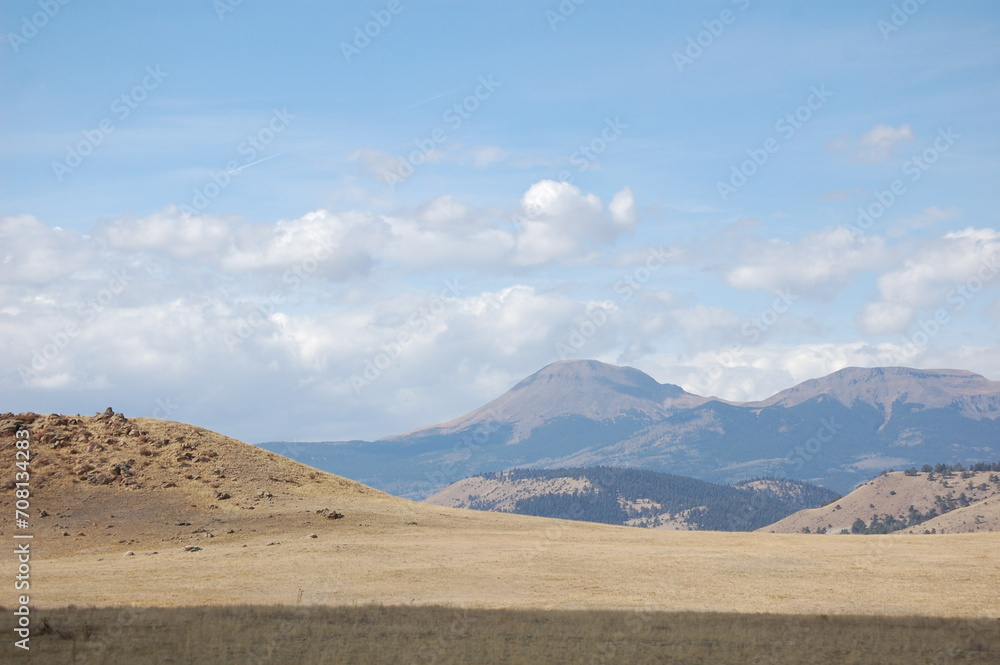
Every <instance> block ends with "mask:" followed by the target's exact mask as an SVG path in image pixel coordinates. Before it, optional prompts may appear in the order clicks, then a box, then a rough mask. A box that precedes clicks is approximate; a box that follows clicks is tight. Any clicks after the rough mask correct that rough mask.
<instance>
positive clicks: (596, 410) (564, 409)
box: [410, 360, 706, 442]
mask: <svg viewBox="0 0 1000 665" xmlns="http://www.w3.org/2000/svg"><path fill="white" fill-rule="evenodd" d="M704 401H706V398H703V397H698V396H697V395H692V394H690V393H688V392H685V391H684V390H683V389H682V388H681V387H679V386H675V385H672V384H663V383H659V382H658V381H657V380H656V379H654V378H653V377H651V376H649V375H648V374H646V373H644V372H641V371H639V370H637V369H635V368H634V367H620V366H618V365H610V364H608V363H603V362H600V361H598V360H560V361H557V362H554V363H551V364H549V365H546V366H545V367H543V368H542V369H540V370H538V371H537V372H535V373H534V374H532V375H531V376H529V377H527V378H526V379H523V380H522V381H520V382H519V383H517V384H516V385H515V386H514V387H513V388H511V389H510V390H508V391H507V392H506V393H504V394H503V395H501V396H500V397H498V398H497V399H495V400H493V401H492V402H490V403H489V404H487V405H485V406H483V407H482V408H479V409H476V410H475V411H472V412H470V413H467V414H465V415H464V416H461V417H459V418H456V419H455V420H452V421H449V422H446V423H443V424H441V425H437V426H435V427H432V428H425V429H422V430H417V431H416V432H411V433H410V434H416V433H418V432H419V433H427V434H432V433H433V434H448V433H452V432H456V431H459V430H462V429H465V428H467V427H470V426H474V425H476V424H478V423H481V422H486V421H491V420H492V421H499V422H503V423H510V424H512V425H513V426H514V431H513V436H512V440H511V442H517V441H519V440H521V439H522V438H524V437H525V436H527V435H528V434H529V433H530V432H531V430H533V429H535V428H536V427H539V426H541V425H544V424H546V423H547V422H550V421H552V420H554V419H557V418H560V417H583V418H588V419H592V420H595V421H601V420H609V419H614V418H617V417H620V416H625V415H628V414H641V415H642V416H649V417H651V418H659V417H662V416H663V415H664V414H665V413H666V412H668V411H670V410H672V409H675V408H687V407H691V406H696V405H698V404H701V403H702V402H704Z"/></svg>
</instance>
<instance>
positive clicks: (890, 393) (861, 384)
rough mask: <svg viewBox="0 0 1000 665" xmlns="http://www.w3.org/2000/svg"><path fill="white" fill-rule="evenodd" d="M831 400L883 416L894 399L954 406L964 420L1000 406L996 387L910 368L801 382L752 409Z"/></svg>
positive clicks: (966, 374)
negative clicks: (823, 398) (879, 411)
mask: <svg viewBox="0 0 1000 665" xmlns="http://www.w3.org/2000/svg"><path fill="white" fill-rule="evenodd" d="M820 395H826V396H828V397H832V398H834V399H836V400H838V401H840V402H841V403H843V404H844V405H846V406H851V405H853V404H854V403H856V402H863V403H866V404H870V405H872V406H875V407H879V408H881V409H882V410H883V411H884V412H885V414H886V417H888V416H889V414H890V413H891V412H892V405H893V404H895V403H896V402H897V401H898V400H902V401H903V402H907V403H911V404H920V405H923V406H925V407H951V406H953V407H956V408H958V409H959V410H960V411H961V412H962V413H963V415H969V416H972V417H976V416H977V414H981V413H982V411H983V407H984V406H987V405H986V404H985V402H984V400H985V401H986V402H997V401H1000V382H997V381H990V380H989V379H987V378H986V377H984V376H982V375H980V374H976V373H974V372H970V371H968V370H960V369H914V368H912V367H895V366H894V367H845V368H844V369H841V370H839V371H836V372H834V373H832V374H829V375H827V376H824V377H821V378H818V379H810V380H808V381H804V382H802V383H800V384H798V385H797V386H794V387H792V388H789V389H788V390H783V391H781V392H779V393H778V394H776V395H773V396H772V397H769V398H768V399H766V400H763V401H761V402H755V403H753V404H752V406H795V405H797V404H801V403H803V402H806V401H809V400H812V399H816V398H817V397H819V396H820Z"/></svg>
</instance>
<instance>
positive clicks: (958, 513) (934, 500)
mask: <svg viewBox="0 0 1000 665" xmlns="http://www.w3.org/2000/svg"><path fill="white" fill-rule="evenodd" d="M942 466H943V465H942ZM998 504H1000V474H998V473H997V472H996V471H979V472H973V471H967V470H963V471H947V472H943V473H942V472H937V473H934V472H920V471H916V470H911V471H907V472H904V471H894V472H891V473H883V474H881V475H879V476H878V477H877V478H874V479H872V480H870V481H869V482H867V483H865V484H864V485H862V486H861V487H859V488H858V489H856V490H854V491H853V492H851V493H850V494H848V495H847V496H844V497H842V498H841V499H838V500H837V501H835V502H833V503H831V504H829V505H827V506H823V507H821V508H813V509H807V510H802V511H800V512H797V513H795V514H794V515H790V516H789V517H786V518H784V519H782V520H780V521H778V522H776V523H775V524H771V525H769V526H766V527H764V528H762V529H760V531H765V532H769V533H800V532H808V533H834V534H837V533H894V532H897V531H905V532H907V533H925V532H926V533H930V532H934V533H945V532H947V533H968V532H975V531H992V530H997V531H1000V519H998V517H1000V511H998V509H997V506H998Z"/></svg>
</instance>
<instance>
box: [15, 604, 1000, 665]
mask: <svg viewBox="0 0 1000 665" xmlns="http://www.w3.org/2000/svg"><path fill="white" fill-rule="evenodd" d="M4 615H5V617H9V616H10V612H9V611H5V612H4ZM36 621H39V622H41V625H42V626H43V627H44V632H45V634H43V635H39V636H37V637H36V638H34V639H33V640H32V650H31V662H33V663H37V664H38V665H43V664H48V663H52V664H56V663H74V664H76V665H80V664H82V663H93V664H94V665H98V664H102V665H137V664H145V663H164V662H174V663H192V664H200V663H206V664H208V663H212V664H215V663H247V664H254V665H262V664H264V663H275V664H277V663H296V664H300V665H319V664H321V663H323V664H325V663H337V664H342V663H363V664H365V665H376V664H379V663H393V664H396V663H414V664H416V663H436V664H439V665H447V664H450V663H455V664H462V665H472V664H475V663H490V664H500V663H531V664H532V665H536V664H539V665H541V664H544V665H560V664H563V663H567V664H568V663H588V664H595V665H598V664H608V665H611V664H612V663H630V664H634V665H642V664H645V663H650V664H652V663H686V664H689V665H694V664H696V663H705V664H709V663H710V664H712V665H724V664H726V663H739V664H741V665H742V664H746V663H767V664H769V665H771V664H773V665H783V664H785V663H800V664H809V663H815V664H817V665H819V664H822V665H827V664H829V663H837V664H838V665H851V664H852V663H879V664H880V665H896V664H898V665H921V664H924V663H926V664H928V665H930V664H934V665H943V664H945V663H953V662H954V663H970V664H973V663H996V662H998V660H1000V622H998V621H997V620H992V619H943V618H927V617H893V618H887V617H870V616H816V615H767V614H726V613H702V614H699V613H693V612H643V611H617V612H615V611H558V610H557V611H538V610H470V609H457V608H448V607H442V606H432V607H399V606H395V607H386V606H370V605H369V606H359V607H305V606H301V607H281V606H231V607H183V608H172V609H164V608H145V609H138V608H103V609H94V608H89V609H68V608H62V609H54V610H45V611H43V612H41V613H40V614H39V615H38V617H37V618H36ZM171 659H172V660H171Z"/></svg>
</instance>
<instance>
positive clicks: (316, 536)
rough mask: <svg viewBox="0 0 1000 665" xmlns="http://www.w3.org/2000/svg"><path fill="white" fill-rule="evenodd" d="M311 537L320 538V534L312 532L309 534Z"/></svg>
mask: <svg viewBox="0 0 1000 665" xmlns="http://www.w3.org/2000/svg"><path fill="white" fill-rule="evenodd" d="M309 537H310V538H319V534H315V533H310V534H309Z"/></svg>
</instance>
